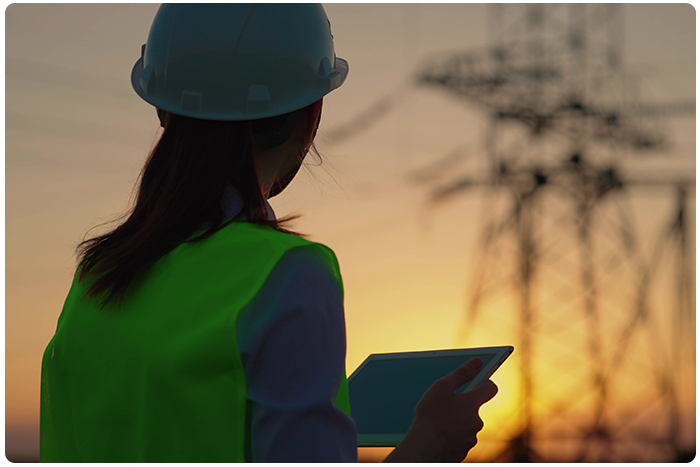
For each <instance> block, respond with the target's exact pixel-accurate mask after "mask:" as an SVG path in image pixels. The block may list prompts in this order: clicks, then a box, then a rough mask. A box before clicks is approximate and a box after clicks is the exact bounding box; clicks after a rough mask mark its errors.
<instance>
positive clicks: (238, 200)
mask: <svg viewBox="0 0 700 467" xmlns="http://www.w3.org/2000/svg"><path fill="white" fill-rule="evenodd" d="M221 206H222V207H223V209H224V222H226V221H228V220H229V219H231V218H233V217H236V216H237V215H238V214H239V213H240V212H241V210H242V209H243V195H241V192H240V191H238V188H236V187H235V186H233V185H228V186H226V190H225V191H224V196H223V197H222V199H221ZM265 206H266V207H267V219H268V220H271V221H273V220H276V219H277V218H276V217H275V211H273V210H272V206H270V203H269V202H268V201H267V199H265Z"/></svg>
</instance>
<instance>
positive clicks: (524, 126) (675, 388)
mask: <svg viewBox="0 0 700 467" xmlns="http://www.w3.org/2000/svg"><path fill="white" fill-rule="evenodd" d="M622 14H623V10H622V6H621V5H613V4H602V5H588V4H571V5H553V4H552V5H550V4H548V5H539V4H518V5H503V4H494V5H491V6H490V9H489V15H488V30H489V36H490V37H489V45H488V46H487V48H486V49H483V50H478V51H467V52H463V53H450V54H443V55H434V56H432V57H430V58H429V59H428V60H426V62H425V64H424V65H423V66H422V68H421V70H420V71H419V72H418V73H417V75H416V77H415V78H416V79H415V83H416V84H417V85H418V86H430V87H434V88H438V89H440V90H442V91H445V92H446V93H448V95H450V96H451V97H454V98H457V99H460V100H463V101H464V102H465V103H466V104H468V105H470V106H477V107H480V108H481V109H483V110H484V111H485V112H486V113H487V116H488V118H489V120H488V121H489V128H488V130H487V132H486V135H485V142H484V143H485V150H484V154H485V155H486V157H487V161H488V163H487V166H488V170H487V173H486V174H483V173H481V174H473V175H466V176H459V177H457V178H455V179H453V180H451V181H450V182H448V183H437V184H435V185H434V186H433V188H432V189H431V192H432V194H431V202H432V203H436V204H437V203H441V202H444V201H446V200H448V199H451V198H452V197H454V196H457V195H459V194H460V193H463V192H465V191H467V190H470V189H472V188H475V187H482V188H483V189H484V190H486V192H487V193H490V194H494V195H495V194H498V193H504V192H505V193H507V194H508V196H509V198H510V204H509V208H508V210H507V213H506V215H505V216H500V217H499V216H498V215H497V214H496V213H494V212H490V213H489V214H490V217H491V219H490V221H487V222H486V223H485V225H484V228H483V231H482V238H481V241H480V243H479V247H478V251H479V252H480V256H481V260H480V261H478V263H477V264H476V268H475V269H476V270H477V271H479V273H478V274H477V277H476V279H475V281H474V283H473V290H472V292H471V297H470V300H469V305H468V313H467V319H466V320H465V323H464V326H465V329H471V327H472V326H471V324H473V323H474V321H475V319H476V317H477V315H478V313H479V309H480V308H479V307H480V305H481V303H482V301H483V300H484V299H485V297H486V296H487V295H488V292H489V291H490V292H493V291H494V290H496V289H497V287H498V286H499V285H500V282H502V281H500V280H498V281H491V283H488V281H487V280H486V279H485V276H486V273H487V272H488V271H489V259H490V258H491V257H492V256H493V252H494V251H496V250H497V249H498V248H497V246H496V244H497V242H499V241H500V240H501V239H502V238H504V237H506V236H507V235H508V234H510V235H512V239H513V240H514V242H515V245H516V247H517V248H516V258H515V260H516V261H515V274H514V279H515V284H516V291H517V307H518V317H519V322H518V328H519V343H518V344H517V346H516V349H517V354H518V355H519V356H520V380H521V403H520V409H521V413H520V416H521V421H520V429H519V431H518V432H517V433H516V434H515V435H514V436H513V437H512V438H511V439H510V441H509V443H508V446H507V448H506V449H505V450H504V451H503V452H502V453H501V454H500V455H499V456H498V457H497V458H496V459H495V460H498V461H530V460H540V459H541V456H540V455H538V453H537V452H535V450H534V449H533V439H537V438H539V436H537V435H538V429H537V428H538V425H537V423H536V417H535V415H534V411H533V401H535V399H536V394H537V392H538V386H537V384H536V381H534V380H533V374H534V371H533V362H534V358H533V357H534V355H535V349H534V348H533V344H535V343H536V342H534V341H533V338H534V336H535V335H536V333H537V332H538V314H537V313H536V308H535V305H534V296H535V292H536V291H537V283H536V279H537V277H538V274H539V273H540V269H541V268H542V266H543V265H544V264H545V261H544V259H545V258H546V257H547V255H548V254H550V251H552V250H553V247H552V244H554V243H556V242H552V244H545V243H544V235H542V234H540V232H538V231H537V230H538V229H537V228H538V226H539V225H540V224H541V223H542V221H543V219H544V217H543V216H542V210H543V205H544V201H545V199H548V197H547V196H546V195H548V194H549V195H554V196H549V198H552V197H558V198H559V199H561V200H563V201H564V202H565V203H567V204H568V206H569V207H570V209H569V210H570V211H571V212H572V213H574V216H569V217H573V219H571V218H567V219H565V222H568V224H567V225H568V226H571V224H573V227H574V229H573V232H567V233H566V234H565V235H567V236H569V237H571V236H572V235H571V234H572V233H573V238H574V239H575V241H576V243H577V245H578V268H579V277H578V280H579V283H580V288H581V290H582V299H583V300H582V313H581V316H582V320H583V321H584V323H585V341H586V349H587V363H588V365H589V368H590V371H589V374H590V376H589V378H590V379H589V381H588V382H587V384H581V385H580V386H581V387H577V388H576V390H577V391H578V392H576V393H575V394H574V393H572V394H571V399H572V400H574V399H575V398H577V397H580V396H581V395H583V393H584V392H590V391H591V388H592V391H593V394H594V400H593V413H592V414H591V417H590V420H589V423H588V424H587V426H585V427H584V428H583V435H576V436H578V438H577V440H578V441H579V444H578V452H577V453H576V454H575V455H574V457H573V459H571V458H568V459H556V460H579V461H583V460H587V461H591V460H601V461H602V460H616V459H615V456H616V453H615V449H614V443H615V442H616V441H621V442H625V441H629V439H622V438H621V437H620V436H618V435H617V434H616V433H614V432H612V431H611V429H610V428H611V420H610V419H609V414H608V411H609V410H608V408H609V405H610V404H609V398H610V392H611V388H613V387H614V383H615V381H616V378H619V376H618V374H617V373H618V370H619V369H620V368H621V367H622V366H623V363H624V361H625V359H626V357H627V356H628V353H629V352H628V349H629V348H630V345H631V342H632V340H633V338H634V337H635V336H636V335H639V334H640V333H642V332H644V333H646V336H647V337H648V339H650V340H651V341H652V342H654V343H659V342H660V340H661V336H660V335H659V333H660V331H659V329H658V327H657V324H658V323H655V322H654V321H653V319H654V316H653V314H652V313H651V312H650V304H649V289H650V288H651V286H652V284H653V282H654V278H655V277H656V276H657V275H658V270H659V268H660V263H661V262H662V257H663V252H665V251H667V250H668V249H669V247H673V248H674V250H673V256H674V258H675V263H676V266H675V271H676V284H677V293H676V297H677V299H676V305H675V307H676V310H675V313H674V326H673V334H674V336H673V339H674V342H683V343H684V345H685V346H686V347H687V346H688V345H694V335H693V330H694V302H693V292H694V289H693V286H692V282H691V267H690V265H689V262H688V254H689V252H688V227H689V226H688V221H687V214H688V210H687V207H686V206H687V199H688V196H689V195H690V193H691V192H692V190H694V186H695V179H694V177H687V178H683V177H681V178H677V177H673V176H672V177H667V178H659V176H658V174H655V176H650V177H637V178H631V177H630V176H627V175H625V174H624V173H623V172H622V171H621V167H620V165H621V164H620V162H621V161H622V159H624V158H625V156H627V155H635V154H638V153H640V152H644V151H652V150H656V151H658V150H662V149H665V148H667V144H666V141H665V139H664V136H663V132H662V131H661V129H660V128H659V118H658V117H663V116H667V115H670V114H674V113H676V114H692V115H694V112H695V103H694V102H673V103H668V104H665V105H659V104H655V105H653V106H644V105H641V104H640V95H639V90H638V89H637V88H635V87H634V84H635V82H634V81H632V80H631V79H630V77H629V76H626V73H625V68H624V60H623V54H622V51H623V45H624V44H623V38H624V30H623V21H622V19H623V18H622ZM630 83H631V84H632V86H630ZM408 91H409V89H408V87H407V86H406V85H405V84H404V85H402V86H399V87H397V88H396V89H395V90H394V91H393V92H392V93H391V94H389V95H388V96H386V97H384V98H383V99H381V100H379V101H377V102H376V103H374V104H373V105H372V106H371V107H370V108H368V109H367V111H365V112H363V113H362V114H361V115H359V116H358V117H357V118H355V119H353V120H352V121H350V122H349V123H348V124H346V125H344V126H342V127H340V128H338V129H335V130H334V131H330V132H329V133H328V141H329V142H331V143H338V142H341V141H343V140H345V139H348V138H351V137H353V136H355V135H356V134H358V133H360V132H361V131H363V130H364V129H366V128H369V127H371V126H372V125H374V124H375V123H376V122H377V121H378V120H379V119H381V118H382V117H384V116H386V115H387V114H388V113H389V112H391V111H392V110H394V109H395V108H396V107H397V105H398V104H400V103H401V101H402V99H405V98H406V96H407V95H408ZM513 135H515V137H514V138H511V139H510V140H509V137H511V136H513ZM460 157H461V156H460V151H459V150H458V151H455V152H454V153H451V154H450V155H448V156H447V157H446V158H443V159H441V160H440V161H438V163H436V164H435V165H434V166H430V167H426V168H424V169H423V170H422V171H421V173H420V174H418V175H417V176H415V177H413V180H414V181H415V182H418V183H432V182H434V180H435V179H438V178H440V177H439V175H440V173H441V172H443V173H444V172H445V171H446V170H449V168H451V167H452V166H453V163H454V161H455V160H457V159H459V158H460ZM664 187H666V188H668V187H675V189H676V191H677V193H678V196H677V206H676V209H675V211H674V213H673V216H672V221H671V222H670V223H669V226H668V228H667V229H666V231H665V232H664V234H663V235H662V236H661V237H660V238H659V240H658V243H657V246H656V248H655V249H654V252H653V254H652V256H651V258H650V260H649V261H648V262H647V261H645V260H644V258H643V256H642V255H641V251H640V247H639V245H638V243H639V242H638V239H637V235H636V233H635V232H634V227H633V224H632V222H631V221H630V219H629V218H628V215H629V213H628V212H627V211H626V210H625V209H624V208H619V212H618V216H619V223H618V224H616V225H615V226H614V227H615V229H616V235H618V236H619V242H620V250H621V251H622V252H623V255H624V256H625V258H626V261H627V262H628V263H629V264H630V265H631V266H632V267H633V269H634V271H635V279H636V280H637V283H636V285H635V288H636V290H635V295H634V299H633V300H631V304H630V306H629V310H627V311H628V316H626V321H625V322H624V323H623V325H622V328H621V330H620V331H619V335H618V336H617V338H616V340H615V348H614V350H613V351H610V349H609V348H608V352H607V353H606V352H605V350H606V349H605V345H604V344H605V342H604V340H603V336H602V332H601V326H602V316H601V301H600V297H599V295H600V294H599V285H600V278H601V277H602V276H603V275H604V274H606V273H609V272H610V271H611V270H612V269H611V268H610V267H607V269H606V266H605V265H603V264H601V262H600V261H599V260H597V259H596V253H597V251H596V250H597V249H599V247H598V246H597V244H596V242H595V241H594V233H595V232H596V231H599V230H601V227H602V225H601V224H600V222H599V221H598V222H597V221H596V214H597V213H598V212H599V211H600V210H601V207H602V206H603V205H605V204H606V203H607V204H610V203H615V204H616V205H617V206H618V207H619V206H620V205H619V203H618V200H619V199H622V200H623V201H624V200H626V199H627V198H626V196H627V194H628V193H629V191H630V189H632V188H642V189H655V188H664ZM596 222H597V223H596ZM494 282H495V283H496V287H494V286H493V283H494ZM498 291H502V290H498ZM464 334H465V333H464V332H462V333H461V335H462V336H464ZM462 343H463V342H462ZM458 344H459V343H458ZM682 348H683V346H681V345H677V346H675V347H674V349H673V350H674V353H676V358H675V359H673V361H674V362H676V365H675V366H674V365H672V364H670V361H662V362H661V363H656V364H655V367H654V369H653V373H654V374H653V376H652V377H650V379H651V378H653V379H654V381H653V383H655V385H656V386H657V387H658V393H659V396H660V399H662V400H663V401H664V403H665V404H666V405H667V412H666V413H667V414H668V423H667V424H666V428H667V430H666V432H667V435H666V436H665V437H663V438H662V439H660V440H659V439H651V438H649V437H646V438H645V437H644V436H646V435H641V434H640V435H639V436H637V435H634V434H633V436H637V439H639V440H644V441H645V442H648V443H649V444H652V443H656V444H655V446H657V447H658V445H659V444H662V445H664V446H666V447H668V448H669V449H668V451H669V457H676V458H681V459H683V455H684V454H683V453H682V452H680V446H679V444H678V439H679V432H680V424H681V421H680V407H679V400H678V392H679V386H680V384H681V377H680V376H679V374H680V371H679V370H680V366H681V363H679V362H682V360H683V359H682V358H681V357H682V356H681V355H680V352H681V349H682ZM693 355H694V353H693ZM582 383H583V382H582ZM644 383H646V384H650V383H652V381H650V380H645V381H644ZM583 386H585V387H583ZM617 425H618V426H617V427H616V428H619V427H620V424H619V423H618V424H617ZM618 431H619V430H618ZM628 431H629V430H628ZM567 436H568V437H569V438H567ZM563 437H564V438H566V439H570V437H571V433H568V434H564V435H563ZM617 460H626V459H625V457H624V456H621V455H619V454H618V455H617ZM666 460H669V459H666Z"/></svg>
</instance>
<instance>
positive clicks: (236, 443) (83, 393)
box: [40, 222, 350, 462]
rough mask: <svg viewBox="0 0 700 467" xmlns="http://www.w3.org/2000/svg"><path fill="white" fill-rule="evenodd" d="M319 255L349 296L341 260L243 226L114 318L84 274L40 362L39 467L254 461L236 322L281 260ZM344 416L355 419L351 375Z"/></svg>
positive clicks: (175, 265)
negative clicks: (47, 465) (42, 466)
mask: <svg viewBox="0 0 700 467" xmlns="http://www.w3.org/2000/svg"><path fill="white" fill-rule="evenodd" d="M193 237H194V235H193ZM190 238H192V237H190ZM310 244H313V245H316V246H317V247H318V249H317V251H319V252H320V253H321V254H322V255H323V256H324V257H325V258H326V260H327V262H328V264H329V267H330V268H331V269H332V271H333V272H334V274H335V277H336V279H337V280H338V283H339V284H340V287H341V290H342V281H341V277H340V270H339V267H338V262H337V259H336V257H335V255H334V254H333V251H332V250H330V249H329V248H327V247H326V246H324V245H321V244H318V243H313V242H309V241H307V240H304V239H302V238H300V237H297V236H294V235H289V234H285V233H282V232H278V231H276V230H274V229H273V228H271V227H267V226H260V225H256V224H252V223H246V222H232V223H230V224H228V225H226V226H225V227H223V228H222V229H221V230H219V231H218V232H216V233H215V234H213V235H212V236H211V237H209V238H207V239H205V240H203V241H201V242H199V243H183V244H181V245H179V246H178V247H176V248H175V249H174V250H172V251H171V252H169V253H168V254H167V255H165V256H164V257H162V258H161V259H160V260H158V261H157V262H156V263H154V265H153V266H152V267H151V268H150V269H149V270H148V272H147V273H146V274H145V275H143V276H142V277H140V278H139V279H138V280H135V281H134V282H132V284H131V285H130V286H129V289H128V290H127V294H126V296H125V300H124V304H123V306H122V307H121V308H119V309H117V310H115V309H109V308H107V309H105V310H104V311H102V310H100V309H99V306H98V301H97V300H90V299H88V300H83V299H82V297H83V294H84V293H85V290H86V289H87V287H88V286H89V285H90V284H91V283H92V280H94V279H88V280H86V281H84V282H82V283H79V282H78V280H77V277H78V271H79V270H78V271H76V274H75V276H74V279H73V284H72V286H71V289H70V292H69V293H68V296H67V298H66V301H65V304H64V306H63V311H62V312H61V315H60V317H59V319H58V326H57V329H56V333H55V335H54V337H53V338H52V339H51V341H50V342H49V344H48V346H47V347H46V350H45V352H44V356H43V360H42V368H41V450H40V453H41V454H40V459H41V462H245V461H250V458H249V456H250V454H249V452H250V427H249V423H250V421H249V415H250V414H249V410H250V409H249V408H247V404H246V383H245V376H244V373H243V365H242V362H241V359H240V356H239V353H238V347H237V344H236V319H237V317H238V314H239V312H240V311H241V309H242V308H243V307H244V306H245V305H246V304H247V303H248V302H250V300H251V299H252V298H253V297H254V296H255V295H256V293H257V292H258V291H259V290H260V288H261V287H262V285H263V283H264V282H265V280H266V279H267V277H268V275H269V274H270V272H271V271H272V269H273V267H274V266H275V264H276V263H277V262H278V261H279V259H280V258H281V257H282V255H283V254H284V253H285V252H287V251H288V250H290V249H291V248H294V247H299V246H304V245H310ZM335 404H336V405H337V406H338V407H339V408H340V409H342V410H343V411H344V412H345V413H347V414H348V415H350V400H349V397H348V385H347V379H346V373H345V370H343V375H342V379H341V384H340V388H339V389H338V393H337V395H336V398H335ZM247 416H248V418H247ZM247 420H248V421H247Z"/></svg>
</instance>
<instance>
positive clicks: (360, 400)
mask: <svg viewBox="0 0 700 467" xmlns="http://www.w3.org/2000/svg"><path fill="white" fill-rule="evenodd" d="M495 356H496V354H495V353H492V354H489V353H484V354H475V355H470V356H468V357H466V356H464V355H452V356H435V357H430V358H415V357H414V358H410V357H407V358H396V359H395V358H392V359H378V360H370V361H367V363H366V365H365V367H364V368H362V370H361V371H360V372H358V373H357V375H355V376H354V377H353V378H352V381H350V383H349V387H348V389H349V392H350V408H351V411H352V418H353V419H354V420H355V426H356V428H357V433H358V434H396V433H402V434H403V433H406V432H407V431H408V429H409V427H410V426H411V423H412V422H413V409H414V408H415V407H416V404H417V403H418V401H419V400H420V398H421V397H423V393H425V391H426V390H427V389H428V388H429V387H430V386H431V385H432V384H433V383H434V382H435V380H437V379H439V378H442V377H443V376H447V375H448V374H450V373H452V372H453V371H454V370H456V369H457V368H458V367H459V366H460V365H462V364H463V363H465V362H466V361H468V360H469V359H471V358H475V357H479V358H481V359H482V360H483V361H484V366H486V365H488V363H489V362H490V361H491V360H492V359H493V358H494V357H495ZM467 384H468V383H467ZM467 384H465V385H463V386H462V387H460V388H459V389H458V390H456V391H455V392H461V391H462V390H463V389H464V388H465V387H466V386H467Z"/></svg>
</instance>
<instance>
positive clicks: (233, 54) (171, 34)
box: [131, 3, 348, 120]
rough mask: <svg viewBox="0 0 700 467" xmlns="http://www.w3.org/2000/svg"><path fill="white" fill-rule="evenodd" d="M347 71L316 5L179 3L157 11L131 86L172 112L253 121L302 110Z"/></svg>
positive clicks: (322, 10) (337, 84)
mask: <svg viewBox="0 0 700 467" xmlns="http://www.w3.org/2000/svg"><path fill="white" fill-rule="evenodd" d="M347 75H348V63H347V62H346V61H345V60H343V59H341V58H337V57H336V56H335V51H334V48H333V36H332V35H331V28H330V21H329V20H328V17H327V16H326V12H325V11H324V9H323V7H322V6H321V5H320V4H309V3H301V4H300V3H259V4H241V3H197V4H186V3H176V4H163V5H161V7H160V8H159V9H158V12H157V13H156V16H155V18H154V19H153V24H152V25H151V30H150V32H149V34H148V40H147V42H146V44H144V45H143V46H142V47H141V58H140V59H139V60H138V61H137V62H136V64H135V65H134V68H133V69H132V71H131V85H132V86H133V88H134V91H136V93H137V94H138V95H139V96H140V97H141V98H142V99H143V100H145V101H146V102H148V103H149V104H152V105H154V106H156V107H157V108H159V109H163V110H166V111H168V112H171V113H174V114H178V115H184V116H188V117H194V118H201V119H205V120H253V119H260V118H265V117H272V116H276V115H282V114H286V113H290V112H292V111H294V110H298V109H301V108H303V107H306V106H308V105H309V104H311V103H313V102H316V101H317V100H319V99H321V98H322V97H323V96H325V95H326V94H328V93H329V92H331V91H332V90H334V89H336V88H338V87H339V86H340V85H341V84H343V82H344V81H345V78H346V77H347Z"/></svg>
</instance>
